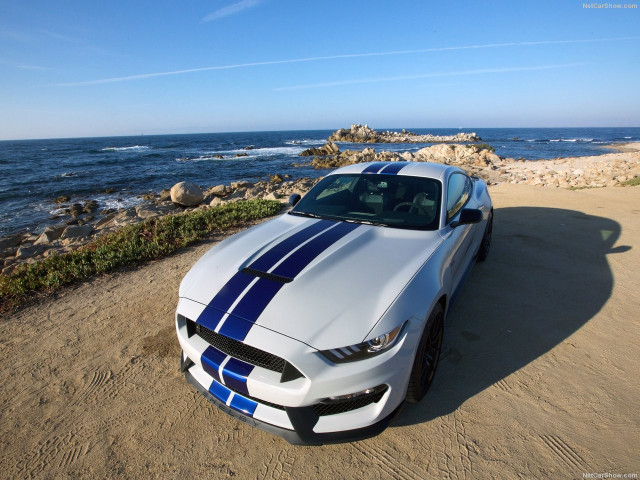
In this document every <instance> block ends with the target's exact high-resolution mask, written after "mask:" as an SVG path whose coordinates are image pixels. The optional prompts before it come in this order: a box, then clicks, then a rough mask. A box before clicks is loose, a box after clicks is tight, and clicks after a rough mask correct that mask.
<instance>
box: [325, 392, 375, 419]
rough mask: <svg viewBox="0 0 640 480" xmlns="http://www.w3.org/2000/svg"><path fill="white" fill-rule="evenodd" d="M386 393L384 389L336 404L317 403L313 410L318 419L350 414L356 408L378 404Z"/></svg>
mask: <svg viewBox="0 0 640 480" xmlns="http://www.w3.org/2000/svg"><path fill="white" fill-rule="evenodd" d="M386 392H387V389H386V388H385V389H384V390H382V391H381V392H378V393H374V394H372V395H365V396H362V397H359V398H354V399H352V400H345V401H343V402H336V403H318V404H316V405H314V406H313V409H314V410H315V412H316V413H317V414H318V415H319V416H320V417H325V416H327V415H336V414H338V413H344V412H350V411H352V410H357V409H358V408H362V407H366V406H367V405H371V404H372V403H378V402H379V401H380V399H381V398H382V397H383V396H384V394H385V393H386Z"/></svg>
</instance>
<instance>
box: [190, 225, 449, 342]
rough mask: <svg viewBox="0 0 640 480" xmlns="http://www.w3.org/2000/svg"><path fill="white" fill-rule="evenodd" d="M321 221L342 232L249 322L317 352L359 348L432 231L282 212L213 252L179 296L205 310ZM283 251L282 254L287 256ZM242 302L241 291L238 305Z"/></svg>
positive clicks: (432, 243) (418, 260)
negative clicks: (266, 258) (280, 248)
mask: <svg viewBox="0 0 640 480" xmlns="http://www.w3.org/2000/svg"><path fill="white" fill-rule="evenodd" d="M322 222H325V223H324V224H323V225H325V226H326V225H329V226H330V228H334V227H332V225H336V227H340V228H342V229H343V233H344V232H346V233H344V235H342V234H341V235H334V237H339V238H337V239H336V240H335V241H334V242H333V243H331V244H330V245H328V246H327V247H326V248H325V249H324V250H321V251H318V250H317V249H316V251H314V252H313V254H312V255H310V258H306V259H305V261H304V264H303V265H300V266H299V267H300V268H301V270H300V271H299V273H296V275H295V277H294V278H293V279H292V280H290V281H289V282H288V283H281V285H279V286H278V290H277V292H276V293H275V294H274V295H273V297H272V298H271V299H270V300H268V302H267V304H266V307H265V308H264V310H262V311H261V312H260V314H259V315H257V318H252V319H250V320H251V321H252V322H254V325H259V326H261V327H264V328H268V329H270V330H273V331H276V332H279V333H281V334H283V335H286V336H288V337H291V338H294V339H296V340H299V341H301V342H304V343H306V344H307V345H309V346H311V347H313V348H316V349H319V350H323V349H327V348H334V347H340V346H345V345H350V344H356V343H359V342H362V341H363V340H365V339H366V336H367V334H368V333H369V332H370V331H371V329H372V328H373V327H374V326H375V324H376V323H377V322H378V320H379V319H380V318H381V317H382V315H383V314H384V313H385V311H386V310H387V309H388V308H389V306H390V305H391V304H392V303H393V301H394V300H395V298H396V297H397V296H398V295H399V294H400V292H401V291H402V289H403V288H404V287H405V286H406V285H407V283H408V282H409V280H411V278H412V277H413V276H414V275H415V273H416V272H417V270H418V269H419V268H420V267H421V266H422V265H423V264H424V262H425V261H426V260H427V259H428V258H429V256H430V255H431V254H432V253H433V251H434V250H435V249H436V248H437V247H438V245H439V244H440V243H441V241H442V238H441V237H440V235H439V234H438V233H437V232H434V231H416V230H406V229H397V228H386V227H379V226H372V225H358V224H345V223H344V222H329V221H326V220H317V219H310V218H304V217H299V216H294V215H289V214H285V215H282V216H280V217H278V218H276V219H274V220H271V221H269V222H266V223H264V224H261V225H258V226H256V227H253V228H251V229H249V230H246V231H244V232H242V233H240V234H238V235H235V236H233V237H229V238H228V239H226V240H225V241H223V242H221V243H220V244H218V245H217V246H215V247H214V248H212V249H211V250H210V251H209V252H207V253H206V254H205V255H204V256H203V257H202V258H201V259H200V260H199V261H198V262H197V263H196V264H195V265H194V266H193V268H192V269H191V270H190V271H189V273H188V274H187V275H186V276H185V278H184V280H183V282H182V284H181V286H180V296H181V297H185V298H188V299H190V300H193V301H196V302H198V303H201V304H203V305H209V304H210V303H212V300H213V299H214V297H216V295H218V294H219V293H220V292H221V290H223V289H224V288H228V287H226V286H228V285H229V282H230V280H231V279H232V278H233V277H234V276H237V275H238V272H239V271H241V270H243V269H245V268H247V267H250V266H251V265H257V263H259V262H257V263H254V262H256V260H257V259H259V258H261V257H262V256H263V255H265V254H267V255H273V252H274V251H276V250H277V249H276V248H274V247H276V246H277V245H279V244H281V242H283V241H285V240H286V239H288V238H290V237H292V236H293V235H296V234H298V233H299V232H303V231H307V230H308V229H310V228H315V229H316V230H318V228H319V225H320V223H322ZM336 231H337V230H336ZM334 239H335V238H334ZM289 243H291V242H289ZM281 245H282V244H281ZM299 246H300V243H296V246H295V247H291V248H290V249H288V252H289V254H290V255H291V256H293V255H292V254H291V252H292V251H293V250H295V248H296V247H299ZM302 249H303V247H300V250H301V251H302ZM280 253H283V254H285V256H286V252H285V251H282V252H280ZM298 256H300V255H298ZM282 258H284V256H282ZM298 260H299V259H298ZM300 268H299V269H300ZM276 271H277V269H276ZM241 275H245V274H244V273H242V274H241ZM259 281H261V282H271V281H272V280H266V279H260V280H259ZM242 291H244V290H242ZM241 298H242V293H241V291H240V290H238V300H240V299H241ZM213 304H215V301H214V302H213ZM213 304H212V305H213ZM234 308H236V307H235V306H234V305H230V306H229V307H228V308H226V311H227V312H229V313H232V314H237V312H234ZM237 315H238V316H239V317H240V318H246V317H244V316H243V315H242V314H237ZM229 318H231V316H230V317H229ZM253 328H255V327H253Z"/></svg>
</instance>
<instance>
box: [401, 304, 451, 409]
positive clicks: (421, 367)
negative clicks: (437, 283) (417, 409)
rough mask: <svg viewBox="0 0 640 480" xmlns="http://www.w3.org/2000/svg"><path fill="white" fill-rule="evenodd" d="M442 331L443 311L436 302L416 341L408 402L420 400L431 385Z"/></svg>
mask: <svg viewBox="0 0 640 480" xmlns="http://www.w3.org/2000/svg"><path fill="white" fill-rule="evenodd" d="M443 331H444V312H443V311H442V305H441V304H440V303H438V304H437V305H436V306H435V308H434V309H433V311H432V312H431V315H429V320H428V321H427V325H426V327H425V329H424V331H423V332H422V337H421V338H420V342H419V343H418V349H417V350H416V357H415V360H414V361H413V368H412V369H411V375H410V376H409V387H408V388H407V397H406V400H407V401H408V402H411V403H415V402H419V401H420V400H422V398H423V397H424V396H425V394H426V393H427V391H428V390H429V387H430V386H431V382H432V381H433V376H434V374H435V373H436V368H437V367H438V360H439V359H440V349H441V348H442V335H443Z"/></svg>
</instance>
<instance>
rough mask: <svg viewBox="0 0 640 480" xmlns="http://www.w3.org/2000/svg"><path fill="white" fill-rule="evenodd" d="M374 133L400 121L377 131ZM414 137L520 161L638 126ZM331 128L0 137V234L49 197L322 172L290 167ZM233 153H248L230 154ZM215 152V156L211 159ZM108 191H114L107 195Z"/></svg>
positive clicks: (45, 215) (44, 207)
mask: <svg viewBox="0 0 640 480" xmlns="http://www.w3.org/2000/svg"><path fill="white" fill-rule="evenodd" d="M376 129H377V130H379V131H384V130H398V131H399V130H401V128H376ZM408 130H410V131H412V132H415V133H419V134H426V133H431V134H434V135H452V134H455V133H458V132H460V131H464V132H475V133H476V134H477V135H479V136H480V137H481V138H482V140H483V142H485V143H488V144H490V145H492V146H493V147H494V148H495V150H496V153H497V154H498V155H500V156H503V157H513V158H518V157H522V158H525V159H527V160H538V159H549V158H556V157H568V156H583V155H597V154H600V153H605V152H606V151H607V150H606V146H607V145H610V144H612V143H616V142H633V141H640V128H638V127H634V128H631V127H629V128H623V127H621V128H488V129H487V128H477V129H474V128H464V129H446V128H434V129H411V128H410V129H408ZM331 133H332V131H330V130H313V131H281V132H247V133H212V134H189V135H141V136H131V137H101V138H74V139H52V140H21V141H17V140H10V141H0V168H1V171H2V174H1V175H0V236H4V235H9V234H11V233H15V232H19V231H26V230H29V231H33V232H38V231H40V230H42V229H43V228H44V227H45V226H46V225H49V224H51V223H55V221H54V220H51V219H50V218H51V216H52V215H53V214H54V213H55V211H56V209H57V208H58V206H57V205H56V204H55V202H54V200H55V199H56V198H57V197H59V196H61V195H67V196H69V197H71V202H72V203H75V202H84V201H86V200H90V199H92V200H96V201H98V203H99V204H100V207H101V208H123V207H129V206H132V205H135V204H138V203H140V202H141V201H142V200H141V199H140V197H139V196H140V195H141V194H144V193H149V192H159V191H160V190H162V189H163V188H170V187H171V186H172V185H174V184H175V183H177V182H180V181H183V180H189V181H193V182H195V183H197V184H199V185H203V186H212V185H217V184H220V183H229V182H232V181H236V180H251V181H255V180H260V179H266V178H267V175H269V174H274V173H280V174H287V173H288V174H289V175H291V177H292V178H299V177H304V176H313V177H315V176H321V175H323V174H324V171H323V170H314V169H312V168H310V167H306V166H302V167H296V166H294V164H296V163H302V162H308V161H309V160H310V159H309V158H303V157H299V156H298V155H299V154H300V152H302V151H303V150H305V149H307V148H309V147H313V146H321V145H323V144H324V143H325V141H326V139H327V137H328V136H329V135H330V134H331ZM428 145H429V144H374V145H369V144H367V145H363V144H349V143H341V144H339V146H340V149H341V150H346V149H354V150H360V149H362V148H364V147H366V146H369V147H373V148H374V149H375V150H376V151H382V150H390V151H400V152H403V151H416V150H419V149H420V148H423V147H425V146H428ZM238 154H241V155H245V154H246V156H240V157H236V155H238ZM220 155H221V156H222V157H223V158H221V159H220V158H216V156H220ZM111 190H113V193H105V192H106V191H111Z"/></svg>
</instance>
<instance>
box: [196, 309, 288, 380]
mask: <svg viewBox="0 0 640 480" xmlns="http://www.w3.org/2000/svg"><path fill="white" fill-rule="evenodd" d="M189 323H190V324H191V325H189ZM187 331H190V332H194V333H195V334H196V335H199V336H200V337H201V338H202V339H203V340H204V341H205V342H207V343H209V344H210V345H212V346H213V347H215V348H217V349H218V350H220V351H221V352H222V353H225V354H227V355H230V356H232V357H234V358H237V359H238V360H242V361H243V362H247V363H250V364H251V365H256V366H258V367H262V368H266V369H267V370H271V371H273V372H278V373H282V372H283V370H284V367H285V365H286V361H285V360H284V359H283V358H280V357H278V356H277V355H273V354H272V353H269V352H265V351H263V350H260V349H258V348H255V347H252V346H250V345H247V344H244V343H242V342H239V341H237V340H234V339H233V338H229V337H227V336H225V335H221V334H220V333H216V332H214V331H213V330H209V329H208V328H207V327H204V326H202V325H200V324H198V323H195V322H193V321H192V320H187Z"/></svg>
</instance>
